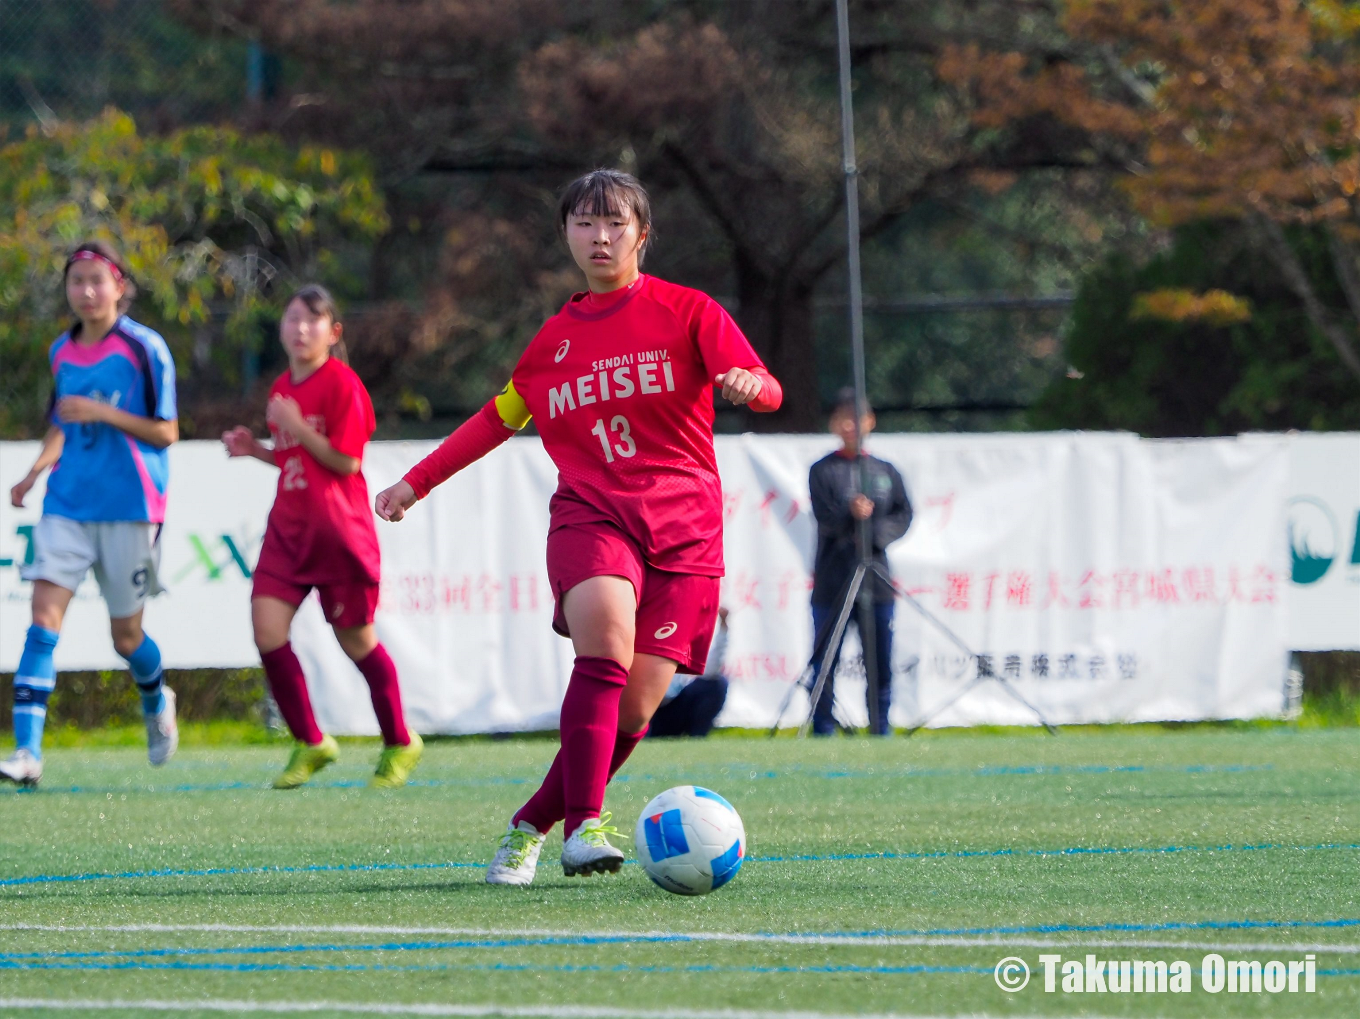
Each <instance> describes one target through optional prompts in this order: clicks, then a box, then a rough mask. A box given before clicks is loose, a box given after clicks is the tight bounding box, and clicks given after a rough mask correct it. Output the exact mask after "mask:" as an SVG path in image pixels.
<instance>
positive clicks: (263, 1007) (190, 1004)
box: [0, 998, 925, 1019]
mask: <svg viewBox="0 0 1360 1019" xmlns="http://www.w3.org/2000/svg"><path fill="white" fill-rule="evenodd" d="M55 1009H64V1010H68V1011H82V1012H114V1011H132V1012H236V1013H241V1014H250V1013H274V1014H277V1013H297V1012H349V1013H352V1014H355V1015H397V1016H401V1015H412V1016H426V1015H429V1016H507V1017H521V1016H523V1017H537V1016H546V1017H565V1019H597V1017H601V1016H611V1017H619V1019H925V1017H912V1016H906V1015H902V1014H900V1013H893V1014H879V1015H864V1014H862V1013H856V1014H855V1015H854V1016H853V1017H852V1016H848V1015H841V1014H837V1013H831V1012H770V1011H754V1010H748V1009H735V1008H731V1009H689V1008H668V1009H622V1008H608V1007H604V1006H590V1007H586V1008H582V1007H577V1006H569V1005H444V1004H409V1005H397V1004H390V1003H387V1002H371V1003H357V1002H348V1001H248V1000H231V999H226V998H192V999H187V1000H181V1001H166V1000H156V999H146V1000H141V1001H133V1000H126V999H108V1000H92V999H88V998H71V999H61V998H0V1010H9V1011H19V1010H29V1011H38V1010H55Z"/></svg>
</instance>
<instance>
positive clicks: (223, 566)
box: [174, 531, 251, 584]
mask: <svg viewBox="0 0 1360 1019" xmlns="http://www.w3.org/2000/svg"><path fill="white" fill-rule="evenodd" d="M217 543H218V544H219V545H220V546H221V547H222V548H224V549H226V553H227V554H226V555H225V556H222V555H221V554H220V553H219V554H218V555H217V556H216V557H214V555H213V553H212V552H210V551H209V549H208V546H207V545H205V544H204V542H203V539H202V538H201V537H200V536H199V535H197V534H195V533H193V532H192V531H191V532H189V544H190V546H191V547H192V548H193V550H194V558H193V559H192V560H190V562H189V563H188V564H187V565H186V566H185V567H184V568H183V569H182V570H180V571H179V573H177V574H175V577H174V582H175V583H176V584H178V583H179V582H180V581H181V580H183V579H184V578H185V577H187V576H189V575H190V574H191V573H193V572H195V571H196V570H200V569H202V570H206V571H207V573H208V579H209V580H221V579H222V571H223V570H228V569H230V568H231V566H232V564H233V563H234V564H235V565H236V568H237V569H239V570H240V571H241V576H242V577H244V578H245V579H246V580H249V579H250V575H251V570H250V566H249V564H248V563H247V562H246V559H245V556H243V555H241V550H240V549H239V548H238V547H237V545H236V542H235V540H234V539H233V538H232V536H231V535H230V534H223V535H221V536H220V537H219V538H218V542H217Z"/></svg>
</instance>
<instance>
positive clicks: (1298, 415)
mask: <svg viewBox="0 0 1360 1019" xmlns="http://www.w3.org/2000/svg"><path fill="white" fill-rule="evenodd" d="M1291 242H1292V243H1291V247H1292V248H1293V249H1294V251H1295V252H1296V253H1297V255H1298V257H1299V259H1300V262H1301V263H1302V264H1304V265H1305V266H1307V267H1308V270H1309V276H1310V279H1311V281H1312V285H1313V286H1314V287H1315V288H1317V290H1318V292H1319V293H1321V294H1322V295H1324V298H1325V299H1328V298H1329V299H1332V300H1335V301H1337V302H1340V300H1341V297H1340V295H1339V293H1337V292H1336V291H1337V290H1338V286H1337V283H1336V282H1335V276H1334V274H1333V272H1332V263H1331V255H1330V252H1329V250H1328V240H1327V238H1326V236H1325V234H1324V233H1323V230H1322V229H1321V228H1298V229H1297V230H1296V231H1295V232H1294V233H1293V234H1292V236H1291ZM1213 291H1225V292H1226V294H1224V295H1223V296H1221V297H1219V296H1217V295H1214V294H1213ZM1178 292H1188V294H1187V293H1178ZM1227 295H1232V297H1234V298H1236V301H1229V300H1226V297H1227ZM1243 304H1245V305H1246V306H1247V307H1248V308H1249V310H1250V317H1249V318H1247V319H1246V320H1245V321H1233V319H1240V318H1241V315H1240V314H1238V313H1237V309H1239V308H1241V306H1242V305H1243ZM1067 356H1068V359H1069V361H1070V363H1071V365H1072V369H1071V370H1070V371H1069V372H1068V376H1067V377H1066V378H1063V379H1059V380H1058V381H1056V382H1054V383H1053V384H1052V385H1051V386H1050V387H1049V388H1048V390H1047V391H1046V392H1045V393H1044V395H1043V397H1042V398H1041V400H1040V401H1039V403H1038V405H1037V406H1036V407H1035V408H1034V409H1033V411H1032V412H1031V415H1030V419H1031V424H1032V425H1033V426H1035V427H1037V428H1086V429H1111V428H1114V429H1128V430H1130V431H1136V432H1139V433H1141V434H1143V435H1152V436H1188V435H1229V434H1235V433H1237V432H1241V431H1249V430H1258V429H1266V430H1272V431H1274V430H1281V429H1289V428H1301V429H1313V430H1330V429H1344V428H1356V427H1360V393H1357V392H1356V389H1355V384H1354V379H1353V377H1352V376H1351V375H1350V374H1349V371H1348V369H1347V368H1346V366H1345V365H1344V364H1343V363H1342V362H1341V359H1340V357H1339V356H1338V354H1337V352H1336V348H1335V347H1334V345H1333V344H1332V343H1331V342H1330V341H1329V340H1328V339H1327V338H1326V337H1325V336H1324V335H1323V334H1322V332H1321V331H1320V330H1319V329H1318V328H1317V327H1316V326H1315V325H1313V324H1312V323H1311V322H1310V320H1309V317H1308V315H1307V314H1306V312H1305V310H1304V309H1303V308H1302V306H1301V304H1300V301H1299V299H1298V297H1297V296H1296V294H1295V292H1294V290H1293V289H1292V288H1291V287H1290V285H1289V284H1288V283H1287V282H1286V281H1284V280H1282V279H1281V278H1280V274H1279V272H1278V271H1277V270H1276V268H1275V263H1274V262H1273V261H1271V260H1270V258H1269V256H1268V255H1267V254H1265V253H1263V252H1262V251H1261V249H1260V247H1259V246H1258V245H1256V244H1254V243H1253V238H1252V237H1251V236H1249V234H1248V232H1247V228H1246V227H1244V226H1243V225H1242V224H1240V223H1229V222H1208V223H1195V224H1189V225H1186V226H1182V227H1180V228H1178V229H1177V230H1176V232H1175V234H1174V239H1173V243H1172V244H1171V247H1170V248H1169V249H1168V250H1166V251H1164V252H1162V253H1160V254H1157V255H1155V256H1154V257H1152V258H1151V259H1149V260H1147V261H1145V262H1143V263H1142V264H1138V263H1136V262H1135V261H1133V260H1132V259H1130V258H1128V257H1127V256H1125V255H1122V254H1115V255H1112V256H1109V257H1107V258H1106V259H1105V260H1104V261H1103V262H1102V263H1101V264H1100V265H1099V266H1098V267H1096V268H1095V269H1094V270H1092V271H1091V272H1090V273H1089V274H1088V275H1087V277H1086V279H1085V281H1084V282H1083V283H1082V285H1081V287H1080V289H1079V290H1078V294H1077V301H1076V305H1075V307H1074V309H1073V315H1072V320H1071V325H1070V328H1069V332H1068V336H1067Z"/></svg>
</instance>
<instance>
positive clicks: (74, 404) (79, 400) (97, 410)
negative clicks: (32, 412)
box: [57, 396, 108, 425]
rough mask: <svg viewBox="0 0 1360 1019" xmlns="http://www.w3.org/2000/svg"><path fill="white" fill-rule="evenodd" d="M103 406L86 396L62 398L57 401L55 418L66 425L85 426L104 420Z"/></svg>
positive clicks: (104, 408)
mask: <svg viewBox="0 0 1360 1019" xmlns="http://www.w3.org/2000/svg"><path fill="white" fill-rule="evenodd" d="M107 409H108V408H107V406H106V405H105V404H102V403H100V402H99V401H98V400H91V399H90V398H89V397H88V396H63V397H62V398H61V399H60V400H58V401H57V418H58V420H60V421H62V422H64V423H65V424H68V425H85V424H92V423H94V422H97V421H103V420H104V414H105V411H106V410H107Z"/></svg>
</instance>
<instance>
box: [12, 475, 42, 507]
mask: <svg viewBox="0 0 1360 1019" xmlns="http://www.w3.org/2000/svg"><path fill="white" fill-rule="evenodd" d="M37 480H38V479H37V478H36V477H35V476H34V475H32V474H30V475H28V476H27V477H25V478H24V480H23V481H21V482H19V483H18V484H17V485H15V486H14V487H13V488H11V489H10V490H9V504H10V505H11V506H13V507H14V508H15V509H23V508H24V496H26V495H28V492H29V489H31V488H32V487H33V484H34V482H36V481H37Z"/></svg>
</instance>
